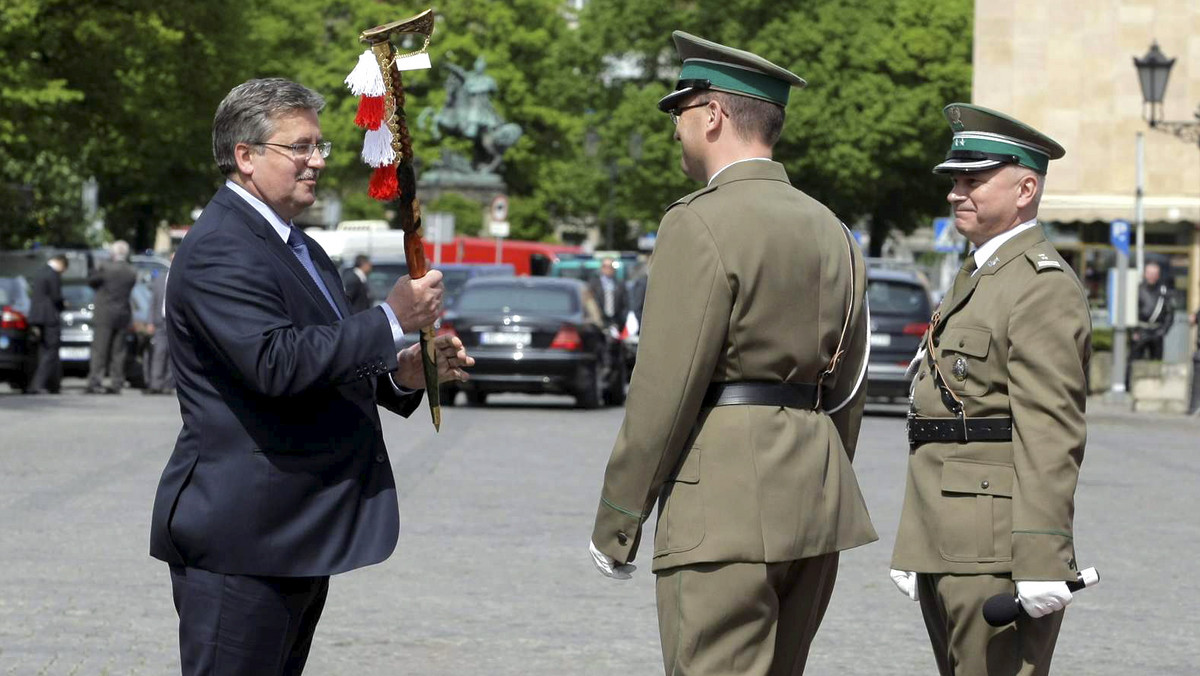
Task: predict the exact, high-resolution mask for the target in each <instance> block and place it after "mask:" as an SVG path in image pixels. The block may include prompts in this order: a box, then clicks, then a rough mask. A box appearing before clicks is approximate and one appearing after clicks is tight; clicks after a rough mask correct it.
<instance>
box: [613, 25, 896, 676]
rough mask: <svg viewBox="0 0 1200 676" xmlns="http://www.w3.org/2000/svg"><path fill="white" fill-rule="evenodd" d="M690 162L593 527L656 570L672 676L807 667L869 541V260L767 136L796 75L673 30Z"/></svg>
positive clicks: (679, 122) (666, 235) (680, 126)
mask: <svg viewBox="0 0 1200 676" xmlns="http://www.w3.org/2000/svg"><path fill="white" fill-rule="evenodd" d="M674 38H675V44H676V47H677V48H678V50H679V55H680V57H681V58H682V59H683V69H682V72H681V73H680V75H679V83H678V85H677V87H676V91H675V92H673V93H672V94H670V95H668V96H667V97H665V98H664V99H662V101H660V102H659V104H658V106H659V108H660V109H661V110H663V111H664V112H667V113H669V114H670V115H671V117H672V120H673V121H674V122H675V138H676V140H677V141H679V143H680V146H681V150H682V159H681V164H682V168H683V171H684V172H685V173H686V174H687V175H688V176H689V177H691V178H693V179H695V180H697V181H699V182H703V183H706V186H705V187H704V188H702V189H701V190H699V191H697V192H694V193H692V194H690V195H688V196H686V197H684V198H683V199H681V200H679V201H678V202H676V203H674V204H673V205H671V206H670V207H669V208H668V209H667V213H666V215H665V216H664V217H663V220H662V223H661V225H660V227H659V231H658V233H659V236H658V242H657V245H656V247H655V253H654V261H653V265H652V268H651V273H650V279H649V286H648V289H647V295H646V304H645V308H644V312H643V325H642V330H641V344H640V346H639V354H638V364H637V368H636V369H635V371H634V374H633V379H632V383H631V386H630V391H629V400H628V406H627V408H626V412H625V421H624V424H623V425H622V427H621V431H620V434H619V436H618V438H617V441H616V444H615V447H614V449H613V452H612V457H611V458H610V460H609V463H608V469H607V471H606V473H605V477H604V487H603V491H602V494H601V497H600V504H599V508H598V512H597V515H596V522H595V529H594V530H593V533H592V556H593V560H594V562H595V563H596V566H597V567H598V568H599V569H600V571H601V572H602V573H604V574H606V575H609V576H610V577H617V578H628V577H629V574H630V573H631V572H632V571H633V569H634V566H633V565H632V564H630V563H629V562H630V561H632V560H633V559H634V556H635V554H636V553H637V550H638V545H639V542H640V541H641V539H642V534H643V523H644V522H645V521H646V519H647V518H648V517H649V515H650V512H651V510H652V509H653V508H654V505H655V502H656V501H657V502H658V522H657V527H656V529H655V534H654V544H653V561H652V569H653V571H654V573H655V574H656V575H657V600H658V616H659V630H660V635H661V639H662V648H663V661H664V666H665V669H666V672H667V673H668V674H721V675H728V674H743V675H761V676H766V675H768V674H772V675H782V674H800V673H802V672H803V670H804V664H805V660H806V659H807V657H808V650H809V646H810V645H811V642H812V638H813V636H814V635H815V633H816V631H817V627H818V626H819V624H820V622H821V619H822V617H823V615H824V611H825V608H826V606H827V604H828V602H829V597H830V594H831V593H832V590H833V584H834V579H835V577H836V575H837V563H838V552H839V551H842V550H845V549H849V548H851V547H857V546H859V545H862V544H866V543H868V542H872V541H874V540H875V539H876V535H875V531H874V529H873V528H872V526H871V521H870V518H869V516H868V514H867V510H866V506H865V504H864V503H863V498H862V495H861V494H860V492H859V488H858V482H857V480H856V478H855V476H854V470H853V469H852V468H851V464H850V462H851V459H852V458H853V456H854V450H855V443H856V441H857V438H858V430H859V423H860V421H861V417H862V407H863V400H864V396H865V395H864V388H863V387H862V385H863V378H864V374H865V372H866V353H867V327H868V324H869V318H868V315H867V308H866V306H865V285H866V273H865V267H864V262H863V258H862V255H861V253H860V252H859V250H858V248H857V246H856V245H854V243H853V239H852V238H851V236H850V233H849V231H848V230H847V229H846V228H845V227H844V226H843V225H842V223H841V222H840V221H839V220H838V218H837V217H836V216H834V215H833V214H832V213H831V212H830V211H829V209H827V208H826V207H824V206H823V205H821V204H820V203H819V202H817V201H815V200H813V199H812V198H810V197H808V196H807V195H805V194H804V193H803V192H801V191H799V190H797V189H795V188H794V187H792V185H791V183H790V182H789V180H788V176H787V173H786V172H785V171H784V168H783V166H782V165H780V164H778V163H776V162H774V161H772V160H771V152H772V151H771V148H772V146H773V145H774V143H775V142H776V141H777V140H778V138H779V134H780V131H781V130H782V127H783V115H784V107H785V106H786V103H787V98H788V93H789V91H790V88H791V87H792V86H803V85H804V81H803V80H802V79H800V78H799V77H797V76H795V75H794V74H792V73H790V72H788V71H787V70H785V69H783V68H780V67H778V66H776V65H774V64H772V63H770V62H769V61H766V60H765V59H762V58H760V57H758V56H756V55H754V54H750V53H748V52H744V51H741V50H737V49H731V48H728V47H724V46H722V45H718V44H714V43H712V42H709V41H706V40H702V39H700V38H697V37H694V36H691V35H688V34H686V33H680V32H676V33H675V34H674Z"/></svg>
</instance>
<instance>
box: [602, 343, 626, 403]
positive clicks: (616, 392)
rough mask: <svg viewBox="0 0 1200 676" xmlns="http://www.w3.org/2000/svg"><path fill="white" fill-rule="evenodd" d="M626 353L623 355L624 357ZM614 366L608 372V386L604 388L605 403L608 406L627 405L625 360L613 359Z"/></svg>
mask: <svg viewBox="0 0 1200 676" xmlns="http://www.w3.org/2000/svg"><path fill="white" fill-rule="evenodd" d="M623 356H624V355H622V357H623ZM613 362H614V364H613V368H612V370H611V371H610V372H609V374H608V387H606V388H605V389H604V403H605V404H606V405H608V406H623V405H625V383H626V381H627V379H626V377H625V360H624V359H623V358H617V359H614V360H613Z"/></svg>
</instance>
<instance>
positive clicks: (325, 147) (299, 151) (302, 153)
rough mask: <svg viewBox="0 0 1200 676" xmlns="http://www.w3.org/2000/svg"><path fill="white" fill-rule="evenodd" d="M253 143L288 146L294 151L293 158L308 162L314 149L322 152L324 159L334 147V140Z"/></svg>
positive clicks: (277, 146) (280, 146)
mask: <svg viewBox="0 0 1200 676" xmlns="http://www.w3.org/2000/svg"><path fill="white" fill-rule="evenodd" d="M253 145H256V146H275V147H276V148H287V149H288V150H291V151H292V159H293V160H303V161H305V162H307V161H308V159H309V158H310V157H312V154H313V151H314V150H315V151H318V152H320V153H321V158H322V159H324V158H326V157H329V151H331V150H332V149H333V141H321V142H320V143H292V144H291V145H285V144H283V143H267V142H266V141H259V142H258V143H255V144H253Z"/></svg>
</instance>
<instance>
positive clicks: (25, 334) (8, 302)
mask: <svg viewBox="0 0 1200 676" xmlns="http://www.w3.org/2000/svg"><path fill="white" fill-rule="evenodd" d="M30 305H31V303H30V299H29V285H28V283H27V282H26V281H25V278H24V277H19V276H18V277H0V382H7V383H8V384H9V385H11V386H12V388H13V389H14V390H20V391H24V390H25V388H27V387H28V386H29V381H30V380H31V379H32V378H33V372H34V371H35V370H36V369H37V347H36V345H35V343H34V341H33V338H32V337H31V336H30V335H29V322H28V320H27V315H28V314H29V306H30Z"/></svg>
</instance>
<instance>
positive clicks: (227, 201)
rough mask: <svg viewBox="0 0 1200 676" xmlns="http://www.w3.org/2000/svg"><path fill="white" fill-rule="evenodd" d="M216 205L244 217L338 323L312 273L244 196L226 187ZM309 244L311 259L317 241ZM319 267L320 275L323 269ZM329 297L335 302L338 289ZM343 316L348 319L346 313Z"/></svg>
mask: <svg viewBox="0 0 1200 676" xmlns="http://www.w3.org/2000/svg"><path fill="white" fill-rule="evenodd" d="M213 201H214V202H219V203H221V204H224V205H225V206H227V207H230V208H232V209H236V210H237V211H238V213H240V214H242V216H243V220H244V221H245V223H246V226H247V227H248V228H250V232H252V233H254V234H255V235H257V236H258V237H259V238H260V239H262V240H263V243H264V244H265V245H266V247H267V250H268V251H270V252H271V253H272V254H274V255H275V257H276V258H278V259H279V260H280V262H282V263H283V266H284V267H286V268H287V269H289V270H291V272H292V275H293V276H295V278H296V280H297V281H298V282H299V283H300V285H301V286H303V287H304V288H305V289H307V290H308V295H309V296H311V297H312V300H313V302H314V303H316V304H317V305H318V306H320V308H321V311H322V312H324V313H325V316H326V318H327V319H328V320H329V321H330V322H336V321H338V317H337V314H336V313H335V312H334V311H333V308H332V307H331V306H330V305H329V301H327V300H325V294H323V293H321V289H319V288H317V283H316V282H315V281H313V278H312V276H311V275H309V274H308V270H305V269H304V266H303V265H301V264H300V259H298V258H296V254H294V253H292V248H291V247H290V246H288V245H287V243H286V242H284V241H283V239H281V238H280V237H279V233H278V232H275V228H274V227H272V226H271V224H270V223H268V222H267V219H265V218H263V216H262V214H260V213H258V212H257V211H255V210H254V207H252V206H250V205H249V204H247V203H246V200H244V199H242V198H241V196H239V195H238V194H237V193H235V192H233V191H232V190H230V189H229V187H228V186H223V187H222V188H221V189H220V190H219V191H217V195H216V197H214V198H213ZM305 242H306V243H307V244H308V246H309V255H310V256H311V255H312V246H313V241H312V240H311V239H309V238H307V237H306V238H305ZM326 260H328V259H326ZM314 264H315V259H314ZM317 267H318V273H319V270H320V266H317ZM322 279H326V282H325V284H326V285H327V286H328V284H329V281H328V279H327V278H326V277H325V276H324V275H323V276H322ZM329 294H330V295H331V296H333V297H334V298H336V297H337V294H336V293H335V287H329ZM342 316H343V317H345V316H346V313H345V312H344V311H343V313H342Z"/></svg>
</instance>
